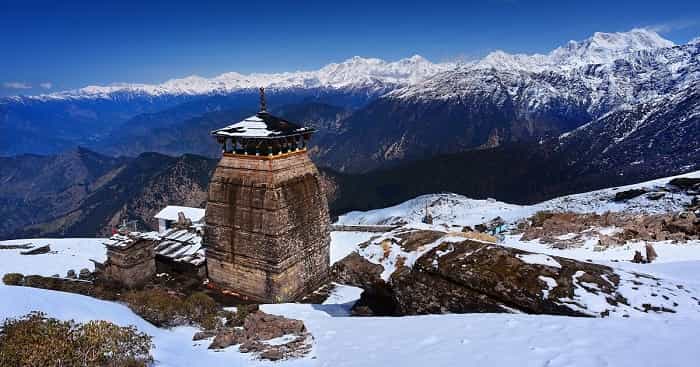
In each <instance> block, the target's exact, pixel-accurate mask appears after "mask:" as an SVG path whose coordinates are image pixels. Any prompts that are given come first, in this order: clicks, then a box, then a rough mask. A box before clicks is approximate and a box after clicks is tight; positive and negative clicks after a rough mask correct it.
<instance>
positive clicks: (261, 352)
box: [193, 311, 311, 361]
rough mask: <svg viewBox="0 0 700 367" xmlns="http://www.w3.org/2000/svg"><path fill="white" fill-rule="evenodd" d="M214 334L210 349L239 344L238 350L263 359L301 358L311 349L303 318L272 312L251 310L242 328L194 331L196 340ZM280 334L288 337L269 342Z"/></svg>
mask: <svg viewBox="0 0 700 367" xmlns="http://www.w3.org/2000/svg"><path fill="white" fill-rule="evenodd" d="M211 336H214V340H213V341H212V343H211V344H210V345H209V349H223V348H226V347H229V346H231V345H240V346H239V349H238V350H239V351H240V352H241V353H255V354H257V355H258V356H259V357H260V358H262V359H267V360H272V361H276V360H280V359H286V358H292V357H301V356H303V355H305V354H306V353H308V351H309V350H310V349H311V345H310V344H309V342H308V339H309V333H308V332H307V331H306V326H305V325H304V323H303V322H302V321H301V320H294V319H288V318H286V317H283V316H277V315H270V314H267V313H265V312H262V311H253V312H250V313H248V314H247V315H246V316H245V318H244V320H243V326H242V327H233V328H231V327H227V328H224V329H221V330H217V331H216V332H212V331H208V332H207V331H205V332H200V333H197V334H195V336H194V338H193V340H198V339H204V338H210V337H211ZM281 337H285V338H288V340H284V341H279V340H277V341H276V342H275V343H269V342H267V341H269V340H272V339H275V338H281Z"/></svg>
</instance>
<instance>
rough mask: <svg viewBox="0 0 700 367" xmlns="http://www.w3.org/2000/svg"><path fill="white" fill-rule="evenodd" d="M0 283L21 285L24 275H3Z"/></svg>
mask: <svg viewBox="0 0 700 367" xmlns="http://www.w3.org/2000/svg"><path fill="white" fill-rule="evenodd" d="M2 282H3V283H5V284H7V285H22V283H23V282H24V275H22V274H20V273H7V274H5V275H3V277H2Z"/></svg>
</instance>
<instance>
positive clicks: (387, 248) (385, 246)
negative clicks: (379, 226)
mask: <svg viewBox="0 0 700 367" xmlns="http://www.w3.org/2000/svg"><path fill="white" fill-rule="evenodd" d="M380 245H381V246H382V252H383V254H382V256H383V257H382V260H384V259H388V258H389V255H391V240H388V239H387V240H383V241H382V242H381V244H380Z"/></svg>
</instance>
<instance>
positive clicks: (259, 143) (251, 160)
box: [205, 88, 330, 302]
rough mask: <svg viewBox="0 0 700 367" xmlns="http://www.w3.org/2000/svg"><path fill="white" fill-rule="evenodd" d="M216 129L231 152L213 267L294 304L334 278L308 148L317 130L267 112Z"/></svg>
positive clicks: (224, 281)
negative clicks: (330, 276) (307, 143)
mask: <svg viewBox="0 0 700 367" xmlns="http://www.w3.org/2000/svg"><path fill="white" fill-rule="evenodd" d="M260 102H261V103H260V112H258V113H257V114H255V115H253V116H250V117H248V118H246V119H245V120H243V121H241V122H238V123H235V124H233V125H229V126H226V127H224V128H221V129H218V130H214V131H212V135H214V136H215V137H216V139H217V141H218V142H219V144H221V145H222V150H223V156H222V157H221V161H219V165H218V166H217V167H216V169H215V171H214V174H213V177H212V179H211V182H210V184H209V199H208V202H207V210H206V215H205V222H206V231H205V236H206V240H205V243H206V244H207V272H208V276H209V280H210V281H211V282H213V284H214V285H215V286H218V287H221V288H223V289H227V290H230V291H232V292H235V293H238V294H240V295H242V296H246V297H248V298H250V299H253V300H256V301H260V302H285V301H293V300H296V299H298V298H300V297H301V296H303V295H305V294H306V293H308V292H310V291H313V290H315V289H316V288H317V287H319V286H320V285H322V284H323V283H324V282H325V281H326V280H327V276H328V269H329V263H330V255H329V250H330V249H329V247H330V234H329V224H330V220H329V217H328V204H327V202H326V198H325V196H324V194H323V192H322V190H321V185H320V182H319V174H318V170H317V169H316V166H315V165H314V164H313V163H312V162H311V160H310V159H309V156H308V154H307V152H306V142H307V141H308V139H309V138H310V137H311V134H312V133H313V132H314V129H312V128H308V127H301V126H299V125H297V124H294V123H291V122H289V121H286V120H284V119H281V118H279V117H275V116H273V115H271V114H269V113H268V112H267V111H266V106H265V94H264V90H263V89H262V88H261V89H260Z"/></svg>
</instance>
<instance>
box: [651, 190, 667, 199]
mask: <svg viewBox="0 0 700 367" xmlns="http://www.w3.org/2000/svg"><path fill="white" fill-rule="evenodd" d="M664 196H666V193H665V192H662V191H656V192H650V193H648V194H647V199H649V200H660V199H662V198H663V197H664Z"/></svg>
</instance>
